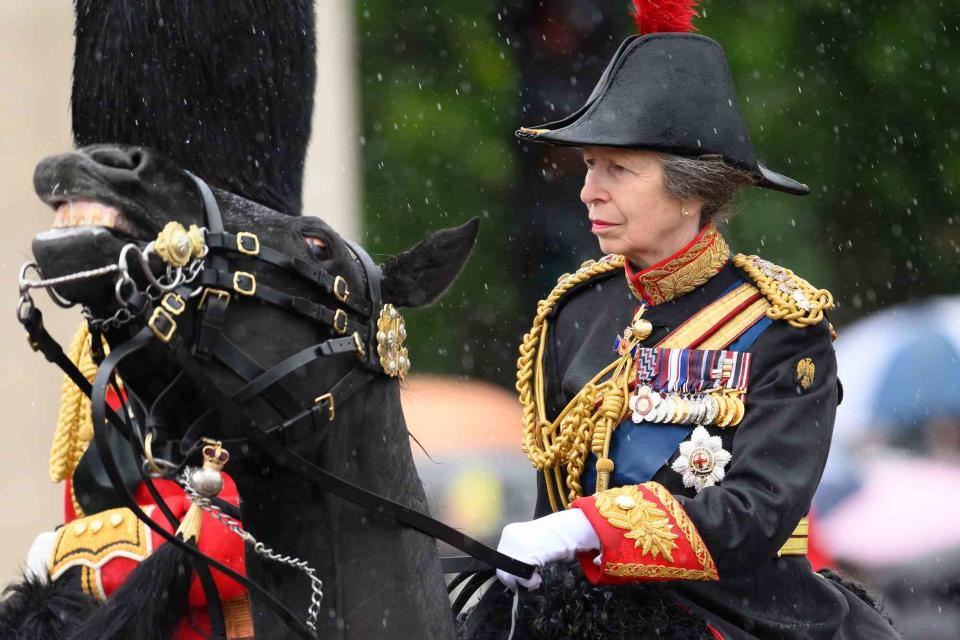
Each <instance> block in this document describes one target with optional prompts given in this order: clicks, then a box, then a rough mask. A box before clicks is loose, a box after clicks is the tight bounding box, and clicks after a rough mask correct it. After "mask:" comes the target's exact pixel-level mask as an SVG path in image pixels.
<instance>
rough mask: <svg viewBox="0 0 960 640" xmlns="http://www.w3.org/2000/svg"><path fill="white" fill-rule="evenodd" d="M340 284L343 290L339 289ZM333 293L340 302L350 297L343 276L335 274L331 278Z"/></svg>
mask: <svg viewBox="0 0 960 640" xmlns="http://www.w3.org/2000/svg"><path fill="white" fill-rule="evenodd" d="M340 285H343V291H342V292H341V291H340ZM333 295H334V296H335V297H336V298H337V300H339V301H340V302H346V301H347V298H349V297H350V289H349V287H347V281H346V280H344V279H343V276H337V277H336V278H334V279H333Z"/></svg>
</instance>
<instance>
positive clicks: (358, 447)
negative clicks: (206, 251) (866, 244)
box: [33, 145, 478, 638]
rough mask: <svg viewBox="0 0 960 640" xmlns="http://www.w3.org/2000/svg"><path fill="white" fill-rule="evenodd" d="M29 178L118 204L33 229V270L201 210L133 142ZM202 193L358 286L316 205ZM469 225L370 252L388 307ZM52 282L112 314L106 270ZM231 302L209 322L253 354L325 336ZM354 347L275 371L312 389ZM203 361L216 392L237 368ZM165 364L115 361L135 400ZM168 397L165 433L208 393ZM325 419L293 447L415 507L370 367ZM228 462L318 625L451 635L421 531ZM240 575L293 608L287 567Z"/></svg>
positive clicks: (182, 182)
mask: <svg viewBox="0 0 960 640" xmlns="http://www.w3.org/2000/svg"><path fill="white" fill-rule="evenodd" d="M35 187H36V191H37V193H38V195H39V196H40V198H41V199H42V200H43V201H44V202H46V203H47V204H49V205H50V206H51V207H53V208H55V209H57V208H60V207H63V206H67V207H69V204H70V203H77V202H95V203H99V204H102V205H105V206H107V207H110V208H111V209H112V210H115V211H117V212H118V215H117V217H116V218H115V219H114V220H113V221H112V223H111V224H109V225H107V226H90V225H84V226H76V227H74V226H66V227H63V228H57V229H53V230H51V231H48V232H44V233H41V234H40V235H38V237H37V238H36V240H35V241H34V246H33V251H34V255H35V257H36V259H37V262H38V264H39V266H40V268H41V269H42V271H43V273H44V275H45V276H47V277H56V276H61V275H66V274H70V273H75V272H78V271H83V270H87V269H91V268H96V267H100V266H103V265H105V264H111V263H115V262H116V261H117V258H118V255H119V252H120V250H121V248H122V246H123V245H125V244H127V243H129V242H135V243H137V244H140V245H145V244H146V243H147V242H148V241H150V240H152V239H153V238H155V237H156V234H157V232H158V231H160V229H161V228H163V226H164V225H165V224H166V223H167V222H169V221H171V220H176V221H179V222H181V223H183V224H184V225H185V226H186V225H190V224H197V225H203V224H204V223H205V219H204V209H203V204H202V201H201V197H200V194H199V193H198V191H197V187H196V185H195V184H194V183H193V181H192V180H191V179H190V178H189V177H188V176H187V175H186V174H185V173H184V172H183V171H182V170H181V169H180V168H179V167H177V166H174V165H173V164H172V163H170V162H169V161H167V160H166V159H165V158H164V157H163V156H161V155H159V154H157V153H154V152H152V151H150V150H147V149H143V148H136V147H119V146H105V145H101V146H93V147H88V148H85V149H82V150H80V151H79V152H75V153H70V154H66V155H61V156H56V157H52V158H48V159H46V160H44V161H42V162H41V163H40V164H39V166H38V167H37V170H36V174H35ZM216 199H217V201H218V203H219V206H220V209H221V211H222V215H223V219H224V223H225V227H226V229H227V231H231V232H237V231H249V232H253V233H256V234H257V236H258V237H259V239H260V242H261V243H262V245H263V246H270V247H272V248H274V249H277V250H279V251H281V252H282V253H284V254H286V255H288V256H290V257H293V258H299V259H301V260H305V261H309V263H312V264H314V265H317V266H319V267H321V268H322V269H324V270H325V271H327V272H328V273H333V274H339V275H341V276H342V277H343V278H344V280H345V281H346V284H347V286H348V287H349V290H350V291H353V292H363V291H364V290H365V282H364V274H363V270H362V268H361V267H360V265H359V264H358V263H357V262H356V261H355V260H354V257H353V254H352V252H351V250H350V249H349V248H348V246H347V244H346V243H345V242H344V240H343V239H342V238H341V237H340V236H339V235H338V234H337V233H336V232H335V231H334V230H333V229H331V228H330V227H329V226H328V225H326V224H325V223H324V222H323V221H322V220H320V219H319V218H312V217H291V216H286V215H281V214H278V213H276V212H274V211H272V210H270V209H268V208H266V207H264V206H262V205H259V204H256V203H254V202H252V201H249V200H246V199H243V198H240V197H238V196H235V195H232V194H230V193H226V192H222V191H218V192H216ZM58 220H61V221H63V220H68V217H66V216H61V217H59V218H58ZM81 221H82V220H81ZM64 224H67V225H69V224H71V222H69V221H67V222H64ZM477 226H478V225H477V223H476V221H471V222H468V223H467V224H465V225H463V226H461V227H458V228H453V229H447V230H443V231H440V232H437V233H435V234H433V235H432V236H430V237H429V238H427V239H426V240H424V241H423V242H421V243H420V244H418V245H416V246H415V247H413V248H412V249H410V250H408V251H406V252H404V253H401V254H400V255H398V256H396V257H394V258H391V259H390V260H388V261H387V262H386V264H385V265H383V267H382V271H383V281H382V296H383V301H384V302H386V303H392V304H394V305H395V306H398V307H402V306H415V305H422V304H427V303H429V302H431V301H433V300H435V299H436V298H437V297H438V296H439V295H440V294H441V293H442V292H443V291H444V290H445V289H446V288H447V286H448V285H449V284H450V283H451V282H452V281H453V280H454V278H455V277H456V276H457V274H458V273H459V271H460V269H461V268H462V267H463V265H464V263H465V262H466V260H467V257H468V256H469V253H470V249H471V248H472V246H473V243H474V240H475V237H476V233H477ZM251 270H252V267H251ZM256 277H257V281H258V284H260V285H266V286H270V287H272V288H274V289H275V290H278V291H282V292H286V293H289V294H296V295H299V296H302V297H308V298H310V299H311V300H313V301H314V302H316V303H323V304H327V305H331V306H333V305H335V304H336V300H333V299H332V298H331V297H330V296H327V297H324V296H323V295H319V294H318V292H317V291H316V288H313V290H311V288H309V287H307V286H305V285H304V284H303V283H302V282H301V281H299V280H298V279H297V278H295V277H293V276H291V275H289V274H288V273H285V272H283V271H281V270H279V269H269V268H263V267H262V266H258V268H257V270H256ZM58 291H59V293H60V294H61V295H63V296H64V297H66V298H68V299H69V300H72V301H77V302H80V303H82V304H84V305H85V306H87V307H88V308H89V309H90V310H91V311H92V313H93V315H95V316H98V317H104V318H107V317H110V316H111V315H112V314H113V313H114V312H115V311H116V309H117V304H118V303H117V302H116V300H115V296H114V292H113V283H112V282H111V279H109V278H106V279H100V280H87V281H83V282H77V283H73V284H70V285H64V286H61V287H58ZM236 297H237V298H243V296H236ZM191 304H196V301H192V302H191ZM230 304H231V309H230V314H229V315H228V316H227V320H226V324H225V325H224V327H223V334H224V335H225V336H227V337H228V338H229V339H231V340H232V341H233V342H234V343H236V344H237V345H239V346H240V347H241V348H242V349H243V350H244V351H245V352H246V353H247V355H248V356H250V357H251V358H252V359H253V360H254V361H255V362H256V363H257V364H258V365H260V366H261V367H262V368H264V369H266V368H268V367H270V366H272V365H274V364H276V363H277V362H279V361H281V360H282V359H284V358H286V357H287V356H289V355H291V354H293V353H295V352H297V351H299V350H301V349H303V348H305V347H307V346H309V345H313V344H316V343H318V342H320V341H322V340H324V339H327V338H332V337H338V336H337V335H336V334H335V332H334V330H333V329H332V328H329V327H326V328H322V327H319V326H318V325H317V324H316V323H313V322H310V321H307V320H306V319H302V318H300V317H298V316H297V315H295V314H293V313H290V312H288V311H283V310H280V309H278V308H276V307H275V306H272V305H267V304H262V303H260V302H258V301H256V300H253V299H250V300H247V299H237V300H234V301H232V302H231V303H230ZM136 328H137V327H131V326H124V327H120V328H116V329H112V330H110V331H108V333H107V335H106V337H107V339H108V341H109V343H110V344H111V345H113V346H114V348H116V347H117V346H118V345H120V344H122V343H124V342H125V341H126V340H127V339H129V338H130V335H131V332H132V331H133V330H134V329H136ZM356 360H357V358H356V355H355V354H352V353H345V354H342V355H339V356H333V357H328V358H321V359H319V360H316V361H314V362H313V363H311V364H310V365H308V366H307V367H305V368H304V369H303V370H301V371H300V372H298V373H297V374H296V375H294V376H291V377H290V378H289V379H288V380H286V381H285V386H286V389H287V391H289V392H290V393H291V394H292V395H293V396H294V397H296V398H299V399H312V398H315V397H317V396H318V395H320V394H322V393H324V392H326V391H327V390H328V389H329V388H330V387H331V386H332V385H333V384H334V383H335V382H336V381H337V380H338V379H340V378H342V377H343V376H344V375H346V374H347V372H348V371H349V370H350V369H351V368H352V367H353V366H354V365H355V363H356ZM201 364H202V366H203V368H204V370H205V372H206V373H207V374H208V375H209V376H210V378H211V379H212V380H214V381H215V383H216V384H217V385H218V387H219V388H221V389H222V390H223V391H224V392H225V393H227V394H231V393H233V392H234V391H236V390H237V389H238V388H239V387H240V386H242V385H243V384H244V382H245V381H244V380H242V379H240V378H238V377H237V376H236V375H234V374H233V373H232V372H231V371H229V370H228V369H226V368H225V367H223V366H222V365H220V364H219V363H218V362H217V361H215V360H210V361H207V362H202V363H201ZM177 372H178V368H177V365H176V364H175V363H171V362H170V358H169V356H168V355H167V354H166V353H165V352H164V349H163V347H162V346H161V345H159V344H158V345H157V346H156V348H152V349H150V350H148V351H146V352H144V353H143V354H142V355H140V354H138V357H137V358H136V359H132V360H130V361H125V362H124V363H123V365H122V366H121V368H120V371H119V373H120V375H121V377H122V379H123V380H124V383H125V385H126V387H127V388H128V389H129V390H130V391H131V392H132V393H135V394H136V395H137V396H138V397H139V398H140V400H141V401H143V402H144V403H145V404H146V405H148V406H149V404H150V403H151V401H152V400H153V399H154V397H155V395H156V394H157V393H158V392H159V391H160V390H162V389H163V388H164V387H166V385H167V383H169V381H170V380H171V379H172V378H173V376H175V375H176V374H177ZM175 405H176V406H175V412H174V414H173V415H172V417H171V419H170V420H168V423H167V426H168V428H169V429H170V430H171V433H169V434H168V435H169V436H170V437H177V436H178V435H182V433H181V434H177V433H176V431H177V430H178V429H179V430H182V429H184V428H185V425H186V424H189V422H191V421H192V420H193V419H195V418H196V417H197V416H199V415H200V414H202V413H203V412H204V411H205V410H206V409H208V408H209V404H208V402H207V401H206V400H205V398H204V397H203V395H202V394H200V393H195V392H193V391H192V390H191V389H184V390H182V391H181V395H180V397H178V398H177V400H176V403H175ZM244 409H245V410H246V411H247V412H249V414H250V415H251V416H252V417H253V419H254V420H255V421H256V422H258V423H260V424H273V423H276V422H277V421H278V420H280V418H281V416H278V415H277V413H276V410H275V409H274V408H273V406H272V405H271V404H270V403H268V402H266V401H264V400H262V399H255V400H253V401H251V402H250V403H249V404H247V405H246V406H245V407H244ZM179 419H182V420H183V422H180V421H179ZM235 430H236V427H235V426H234V425H230V424H217V423H211V425H210V427H209V429H207V432H206V433H204V434H203V435H206V436H211V437H217V438H232V437H236V436H238V435H239V434H237V433H236V432H235ZM326 430H327V431H326V435H325V437H324V438H323V439H322V444H320V443H318V440H317V439H316V438H314V439H313V440H312V441H311V443H309V444H307V445H301V446H299V447H297V446H295V449H296V450H297V452H298V453H299V454H301V455H303V456H304V457H306V458H307V459H309V460H310V461H312V462H314V463H315V464H317V465H318V466H321V467H322V468H324V469H326V470H328V471H330V472H332V473H335V474H336V475H338V476H340V477H342V478H343V479H345V480H347V481H350V482H353V483H355V484H358V485H360V486H363V487H364V488H366V489H369V490H371V491H374V492H376V493H379V494H381V495H383V496H385V497H387V498H390V499H393V500H395V501H398V502H401V503H403V504H406V505H409V506H411V507H414V508H416V509H419V510H421V511H425V510H426V501H425V498H424V493H423V490H422V487H421V484H420V482H419V479H418V478H417V475H416V471H415V468H414V464H413V461H412V457H411V452H410V447H409V444H408V434H407V429H406V425H405V423H404V420H403V415H402V413H401V410H400V398H399V384H398V383H397V381H396V380H395V379H392V378H388V377H387V376H385V375H383V376H376V377H374V378H373V379H372V380H371V381H370V382H369V383H368V384H367V385H366V386H365V388H363V389H361V390H360V391H358V392H357V393H356V394H355V395H354V396H353V397H352V398H351V399H350V400H349V401H348V402H346V403H345V404H341V405H338V406H336V416H335V420H334V421H333V422H332V423H330V424H329V425H327V427H326ZM228 471H229V472H230V473H231V475H232V476H233V477H234V478H235V479H236V481H237V484H238V488H239V490H240V495H241V496H242V501H243V521H244V524H245V526H246V527H247V528H248V530H249V531H250V532H251V533H252V534H253V535H254V536H256V537H257V538H258V539H259V540H261V541H262V542H263V543H264V544H266V545H267V546H269V547H272V548H274V549H276V550H278V551H280V552H282V553H285V554H292V555H296V556H299V557H300V558H302V559H304V560H306V561H307V562H308V563H309V564H310V565H312V566H313V567H315V568H316V569H317V571H318V573H319V575H320V577H321V578H322V580H323V582H324V585H325V587H324V591H325V594H326V596H325V598H324V610H323V613H322V614H321V616H320V626H321V629H322V633H321V637H325V638H376V637H384V638H386V637H391V638H395V637H411V638H414V637H452V636H453V634H454V630H453V622H452V618H451V616H450V613H449V606H448V603H447V597H446V592H445V589H444V583H443V579H442V575H441V570H440V564H439V561H438V556H437V551H436V546H435V544H434V542H433V541H432V540H431V539H429V538H428V537H426V536H424V535H422V534H419V533H416V532H414V531H412V530H409V529H406V528H404V527H401V526H398V525H397V524H396V523H394V522H393V521H391V520H388V519H386V518H383V517H381V516H378V515H376V514H373V513H370V512H368V511H366V510H364V509H361V508H359V507H355V506H353V505H351V504H348V503H345V502H343V501H342V500H340V499H337V498H334V497H331V496H329V495H325V494H323V493H321V492H319V491H318V490H316V489H315V488H314V487H313V486H311V485H310V484H309V483H307V482H305V481H304V480H303V479H302V478H300V477H299V476H297V475H295V474H293V473H292V472H290V471H289V470H285V469H283V468H280V467H279V466H278V465H277V464H275V462H273V461H272V460H271V459H270V458H268V457H264V456H257V455H250V456H245V458H244V460H243V461H241V462H240V463H238V464H237V465H236V466H235V465H234V463H231V467H230V468H229V469H228ZM248 575H249V576H250V578H251V579H252V580H254V581H256V582H258V583H259V584H261V585H263V586H265V587H266V588H267V589H268V590H269V591H270V592H272V593H273V594H275V595H276V596H277V597H278V598H279V599H280V600H281V601H282V602H284V603H286V604H287V605H288V606H289V607H291V608H292V609H294V610H306V607H307V604H308V596H309V588H308V584H307V581H306V580H305V579H303V577H302V576H300V575H299V574H298V573H296V572H295V571H293V570H289V569H288V568H285V567H281V566H278V565H276V564H274V563H270V562H266V561H263V560H262V559H261V558H260V557H259V556H257V555H255V554H248ZM253 608H254V612H255V628H256V633H257V637H258V638H281V637H288V635H287V633H288V632H287V630H286V629H285V627H284V625H283V624H282V623H281V622H279V621H278V620H277V619H275V618H274V617H273V616H272V615H271V614H270V613H269V612H268V611H266V610H264V609H263V608H261V607H260V606H258V601H257V598H256V596H255V595H254V598H253Z"/></svg>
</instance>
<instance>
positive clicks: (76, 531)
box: [73, 522, 87, 536]
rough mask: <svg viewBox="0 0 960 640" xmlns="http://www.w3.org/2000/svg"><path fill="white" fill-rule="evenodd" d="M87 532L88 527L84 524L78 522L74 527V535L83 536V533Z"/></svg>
mask: <svg viewBox="0 0 960 640" xmlns="http://www.w3.org/2000/svg"><path fill="white" fill-rule="evenodd" d="M86 530H87V525H85V524H84V523H82V522H78V523H76V524H74V525H73V535H75V536H79V535H83V532H84V531H86Z"/></svg>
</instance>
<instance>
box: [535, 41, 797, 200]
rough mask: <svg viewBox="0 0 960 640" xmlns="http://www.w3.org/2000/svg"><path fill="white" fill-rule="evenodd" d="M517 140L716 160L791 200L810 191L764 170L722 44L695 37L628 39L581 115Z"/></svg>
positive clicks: (758, 184) (539, 127)
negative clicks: (640, 150)
mask: <svg viewBox="0 0 960 640" xmlns="http://www.w3.org/2000/svg"><path fill="white" fill-rule="evenodd" d="M517 137H518V138H520V139H521V140H534V141H537V142H546V143H549V144H555V145H564V146H574V147H583V146H602V147H623V148H630V149H649V150H651V151H660V152H663V153H670V154H674V155H678V156H686V157H694V158H696V157H699V156H704V155H719V156H721V157H722V158H723V160H724V161H726V162H728V163H729V164H731V165H733V166H735V167H737V168H739V169H743V170H745V171H749V172H752V173H754V174H756V175H757V176H758V177H759V180H758V182H757V186H761V187H767V188H768V189H776V190H778V191H784V192H786V193H792V194H795V195H806V194H808V193H809V192H810V189H809V187H807V185H805V184H801V183H799V182H797V181H796V180H793V179H791V178H788V177H787V176H784V175H782V174H779V173H777V172H775V171H771V170H770V169H768V168H766V167H765V166H763V165H762V164H761V163H760V162H758V161H757V156H756V154H755V153H754V151H753V145H752V144H751V143H750V134H749V133H748V132H747V127H746V124H745V123H744V121H743V116H742V115H741V114H740V108H739V107H738V104H737V94H736V91H735V90H734V86H733V80H732V78H731V76H730V68H729V66H728V65H727V59H726V56H725V55H724V53H723V49H722V48H721V47H720V45H719V44H718V43H717V42H715V41H714V40H711V39H710V38H707V37H704V36H701V35H697V34H693V33H650V34H647V35H643V36H631V37H629V38H627V39H626V40H625V41H624V42H623V44H621V45H620V48H619V49H618V50H617V53H616V54H615V55H614V56H613V60H611V61H610V64H608V65H607V68H606V70H604V72H603V75H602V76H601V77H600V82H598V83H597V86H596V87H595V88H594V90H593V93H591V94H590V97H589V98H588V99H587V102H586V104H584V105H583V106H582V107H580V109H578V110H577V111H576V112H574V113H573V114H571V115H569V116H567V117H566V118H564V119H563V120H557V121H556V122H550V123H547V124H543V125H540V126H538V127H532V128H526V127H524V128H521V129H520V130H519V131H517Z"/></svg>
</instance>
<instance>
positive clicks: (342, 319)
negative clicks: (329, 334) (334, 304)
mask: <svg viewBox="0 0 960 640" xmlns="http://www.w3.org/2000/svg"><path fill="white" fill-rule="evenodd" d="M349 321H350V317H349V316H348V315H347V312H346V311H344V310H343V309H337V312H336V313H334V314H333V330H334V331H336V332H337V333H339V334H340V335H343V334H345V333H346V332H347V322H349Z"/></svg>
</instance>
